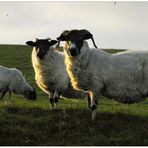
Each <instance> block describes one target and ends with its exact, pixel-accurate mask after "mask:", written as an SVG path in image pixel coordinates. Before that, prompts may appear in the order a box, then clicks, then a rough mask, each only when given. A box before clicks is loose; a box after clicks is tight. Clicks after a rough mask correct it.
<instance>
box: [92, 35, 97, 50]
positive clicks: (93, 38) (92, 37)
mask: <svg viewBox="0 0 148 148" xmlns="http://www.w3.org/2000/svg"><path fill="white" fill-rule="evenodd" d="M91 40H92V42H93V45H94V47H95V48H98V47H97V45H96V44H95V41H94V38H93V36H92V37H91Z"/></svg>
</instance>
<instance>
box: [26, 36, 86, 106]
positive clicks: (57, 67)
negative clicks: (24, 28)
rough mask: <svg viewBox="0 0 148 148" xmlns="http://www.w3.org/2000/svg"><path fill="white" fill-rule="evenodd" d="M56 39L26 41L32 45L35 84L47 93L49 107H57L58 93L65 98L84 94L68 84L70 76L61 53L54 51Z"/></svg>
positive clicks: (79, 96) (78, 96)
mask: <svg viewBox="0 0 148 148" xmlns="http://www.w3.org/2000/svg"><path fill="white" fill-rule="evenodd" d="M56 43H57V41H56V40H50V39H36V41H35V42H33V41H27V42H26V44H27V45H29V46H33V51H32V65H33V68H34V71H35V80H36V83H37V85H38V86H39V87H40V88H41V89H42V90H43V91H44V92H45V93H47V94H49V99H50V104H51V107H52V108H53V107H54V103H55V104H56V108H57V107H58V106H57V105H58V100H59V98H60V95H62V96H63V97H65V98H84V97H85V96H86V94H84V93H83V92H80V91H76V90H74V89H73V88H72V86H71V84H70V78H69V76H68V74H67V72H66V66H65V64H64V55H63V53H61V52H59V51H56V50H55V47H54V46H53V45H55V44H56Z"/></svg>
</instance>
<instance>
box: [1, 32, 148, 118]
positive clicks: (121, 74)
mask: <svg viewBox="0 0 148 148" xmlns="http://www.w3.org/2000/svg"><path fill="white" fill-rule="evenodd" d="M89 39H91V41H92V43H93V45H94V48H90V47H89V44H88V42H87V40H89ZM95 40H96V39H94V37H93V34H92V33H90V32H89V31H88V30H85V29H80V30H77V29H75V30H64V31H63V32H61V33H60V34H59V36H58V37H57V39H51V38H47V39H36V40H35V41H27V42H26V44H27V45H28V46H31V47H32V48H33V49H32V55H31V59H32V67H33V69H34V73H35V81H36V84H37V85H38V87H39V88H40V89H41V90H42V91H43V92H45V93H46V94H48V95H49V101H50V105H51V108H54V107H55V108H56V109H58V106H59V100H60V97H61V96H62V97H64V98H67V99H73V98H74V99H87V103H88V107H89V108H90V109H91V111H92V115H91V119H92V120H95V119H96V115H97V105H98V103H99V99H100V97H101V96H105V97H107V98H109V99H114V100H116V101H118V102H120V103H125V104H132V103H138V102H141V101H143V100H145V98H146V97H147V96H148V51H124V52H120V53H116V54H109V53H107V52H105V51H104V50H102V49H100V48H98V47H97V45H96V44H95ZM61 42H64V46H63V50H64V52H60V51H59V48H60V43H61ZM7 92H9V96H10V94H11V93H14V94H20V95H22V96H24V97H25V98H27V99H29V100H30V99H32V100H35V99H36V98H37V97H36V91H35V89H34V88H33V87H32V86H31V85H30V84H29V83H28V82H27V81H26V80H25V77H24V76H23V74H22V72H21V71H20V70H18V69H16V68H7V67H4V66H0V93H2V94H1V96H0V99H2V98H3V97H4V95H5V94H6V93H7Z"/></svg>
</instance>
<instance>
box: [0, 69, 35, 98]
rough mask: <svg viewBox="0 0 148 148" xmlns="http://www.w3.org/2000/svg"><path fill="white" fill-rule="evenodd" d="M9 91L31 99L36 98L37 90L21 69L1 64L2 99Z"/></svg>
mask: <svg viewBox="0 0 148 148" xmlns="http://www.w3.org/2000/svg"><path fill="white" fill-rule="evenodd" d="M7 92H9V97H10V94H11V93H14V94H20V95H23V96H24V97H25V98H27V99H29V100H34V99H36V92H35V90H34V89H33V88H32V87H31V86H30V84H28V83H27V81H26V80H25V78H24V77H23V74H22V72H21V71H19V70H18V69H16V68H7V67H3V66H0V93H2V95H1V97H0V99H2V98H3V97H4V95H5V94H6V93H7Z"/></svg>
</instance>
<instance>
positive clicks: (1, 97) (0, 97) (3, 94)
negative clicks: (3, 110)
mask: <svg viewBox="0 0 148 148" xmlns="http://www.w3.org/2000/svg"><path fill="white" fill-rule="evenodd" d="M6 92H7V90H6V91H4V92H3V93H2V95H1V96H0V99H3V97H4V96H5V94H6Z"/></svg>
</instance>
